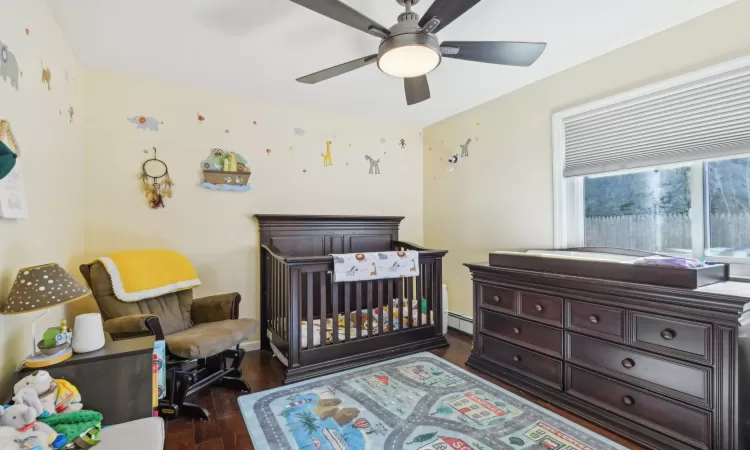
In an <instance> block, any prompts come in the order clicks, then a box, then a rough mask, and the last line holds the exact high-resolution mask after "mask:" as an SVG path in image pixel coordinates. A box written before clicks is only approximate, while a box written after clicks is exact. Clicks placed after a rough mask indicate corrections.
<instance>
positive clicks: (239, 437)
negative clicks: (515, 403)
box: [165, 332, 643, 450]
mask: <svg viewBox="0 0 750 450" xmlns="http://www.w3.org/2000/svg"><path fill="white" fill-rule="evenodd" d="M448 342H450V347H448V348H443V349H438V350H434V351H433V352H432V353H434V354H436V355H438V356H440V357H441V358H443V359H445V360H446V361H449V362H451V363H453V364H455V365H457V366H459V367H462V368H464V369H466V370H468V371H469V372H471V373H474V374H476V375H478V376H480V377H481V378H484V379H485V380H489V381H490V382H492V383H493V384H496V385H498V386H501V387H502V388H504V389H507V390H509V391H511V392H513V393H515V394H518V395H520V396H522V397H524V398H526V399H528V400H530V401H532V402H534V403H536V404H538V405H540V406H542V407H544V408H547V409H549V410H550V411H553V412H555V413H556V414H559V415H561V416H563V417H566V418H568V419H570V420H572V421H573V422H576V423H578V424H580V425H582V426H584V427H586V428H588V429H590V430H592V431H594V432H596V433H599V434H601V435H602V436H606V437H607V438H609V439H612V440H613V441H615V442H618V443H620V444H622V445H624V446H625V447H627V448H629V449H633V450H643V449H642V448H641V447H639V446H637V445H635V444H632V443H630V442H629V441H626V440H624V439H622V438H620V437H619V436H617V435H615V434H612V433H610V432H608V431H605V430H603V429H601V428H599V427H597V426H596V425H593V424H591V423H589V422H586V421H584V420H582V419H580V418H578V417H576V416H574V415H572V414H569V413H567V412H565V411H562V410H560V409H558V408H556V407H554V406H552V405H550V404H548V403H545V402H543V401H541V400H539V399H537V398H534V397H531V396H529V395H527V394H525V393H523V392H521V391H519V390H518V389H515V388H513V387H510V386H508V385H506V384H504V383H501V382H499V381H497V380H495V379H493V378H490V377H488V376H485V375H483V374H481V373H479V372H476V371H474V370H472V369H469V368H468V367H465V366H464V363H465V362H466V359H467V358H468V357H469V353H470V352H471V338H470V337H469V336H465V335H462V334H459V333H454V332H449V333H448ZM281 370H282V366H281V363H280V362H279V361H277V360H276V359H274V358H272V357H271V355H270V354H268V353H265V352H259V351H255V352H249V353H248V354H247V355H246V356H245V359H244V361H243V362H242V371H243V377H244V378H245V379H246V380H247V381H248V382H249V383H250V386H252V389H253V392H259V391H264V390H267V389H272V388H275V387H279V386H281ZM190 401H192V402H194V403H197V404H199V405H201V406H203V407H204V408H206V409H208V411H209V412H210V413H211V420H208V421H200V420H192V419H184V418H178V419H174V420H171V421H168V422H167V437H166V446H165V449H166V450H250V449H254V448H255V447H253V444H252V442H251V441H250V436H249V435H248V433H247V428H246V427H245V421H244V420H243V418H242V414H241V413H240V408H239V405H238V404H237V394H236V393H235V392H233V391H230V390H228V389H223V388H211V389H204V390H203V391H202V392H200V393H198V394H197V395H195V396H193V397H191V399H190ZM258 450H261V449H258Z"/></svg>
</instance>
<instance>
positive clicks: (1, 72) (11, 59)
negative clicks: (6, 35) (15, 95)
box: [0, 41, 20, 90]
mask: <svg viewBox="0 0 750 450" xmlns="http://www.w3.org/2000/svg"><path fill="white" fill-rule="evenodd" d="M19 73H20V71H19V69H18V61H17V60H16V55H14V54H13V53H12V52H11V51H10V49H8V46H7V45H5V44H3V41H0V77H2V79H3V81H8V80H10V86H11V87H14V88H16V90H18V76H19Z"/></svg>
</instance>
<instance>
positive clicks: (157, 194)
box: [139, 147, 174, 209]
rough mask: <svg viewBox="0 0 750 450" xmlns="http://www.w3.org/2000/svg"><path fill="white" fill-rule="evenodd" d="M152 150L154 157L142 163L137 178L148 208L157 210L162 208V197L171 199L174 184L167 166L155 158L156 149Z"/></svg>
mask: <svg viewBox="0 0 750 450" xmlns="http://www.w3.org/2000/svg"><path fill="white" fill-rule="evenodd" d="M153 149H154V157H153V158H151V159H147V160H146V161H144V162H143V166H142V167H141V174H140V176H139V178H140V180H141V183H142V184H141V189H142V190H143V193H144V194H145V195H146V200H148V206H150V207H151V208H153V209H159V208H164V197H167V198H172V188H173V187H174V182H173V181H172V178H171V177H170V176H169V169H168V168H167V164H166V163H165V162H164V161H162V160H161V159H158V158H157V157H156V147H153Z"/></svg>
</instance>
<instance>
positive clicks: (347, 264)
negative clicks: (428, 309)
mask: <svg viewBox="0 0 750 450" xmlns="http://www.w3.org/2000/svg"><path fill="white" fill-rule="evenodd" d="M331 256H333V281H334V282H335V283H341V282H346V281H362V280H379V279H384V278H406V277H416V276H418V275H419V252H416V251H411V250H406V251H395V252H372V253H344V254H337V255H331Z"/></svg>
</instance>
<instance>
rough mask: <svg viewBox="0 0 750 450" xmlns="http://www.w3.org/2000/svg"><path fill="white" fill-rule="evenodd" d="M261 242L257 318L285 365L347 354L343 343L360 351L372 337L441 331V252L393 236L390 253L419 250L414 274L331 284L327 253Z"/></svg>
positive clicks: (264, 340)
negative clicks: (291, 251) (290, 251)
mask: <svg viewBox="0 0 750 450" xmlns="http://www.w3.org/2000/svg"><path fill="white" fill-rule="evenodd" d="M261 247H262V248H261V251H262V253H263V254H262V257H261V264H262V267H261V273H262V274H264V277H263V280H262V289H261V290H262V294H263V302H262V306H261V321H262V323H263V324H265V327H267V328H266V329H264V330H262V336H261V340H262V346H263V347H264V348H268V344H270V343H273V344H274V345H275V346H276V347H277V348H278V349H279V350H280V351H281V352H282V353H283V354H284V355H285V356H286V358H287V359H288V367H290V368H291V367H295V366H297V365H299V364H301V363H302V362H305V363H306V364H307V363H310V362H315V361H324V360H325V358H326V357H331V355H335V356H336V357H342V356H343V355H345V354H347V353H349V352H347V351H344V350H343V349H344V348H350V349H351V350H352V351H354V350H355V348H367V347H370V346H369V345H366V344H365V343H366V342H368V341H369V342H371V343H372V344H374V340H376V339H384V338H386V337H390V339H391V340H392V341H393V342H401V341H404V342H405V341H408V340H409V338H410V337H411V336H413V337H414V339H417V338H418V337H419V336H422V337H424V336H434V335H438V334H440V333H442V302H441V298H440V296H441V292H442V289H441V287H442V257H443V256H444V255H445V254H446V253H447V252H446V251H442V250H429V249H425V248H423V247H419V246H417V245H414V244H410V243H408V242H402V241H395V242H394V246H393V250H415V251H418V252H419V266H420V272H419V276H417V277H412V278H394V279H380V280H372V281H352V282H343V283H333V279H332V273H333V258H332V257H331V256H312V257H311V256H284V255H282V254H281V253H280V252H279V251H278V250H276V249H274V248H272V247H270V246H266V245H263V246H261ZM394 316H397V317H398V319H397V320H395V321H394ZM386 318H387V319H386ZM303 325H304V326H303ZM417 330H419V331H417ZM400 333H401V334H402V335H401V337H400V338H396V337H395V336H397V335H399V334H400ZM410 333H411V334H410ZM355 342H359V343H360V344H358V345H356V346H355V345H353V344H354V343H355ZM348 344H352V345H350V346H349V347H347V345H348ZM373 346H374V345H373ZM327 355H328V356H327Z"/></svg>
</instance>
